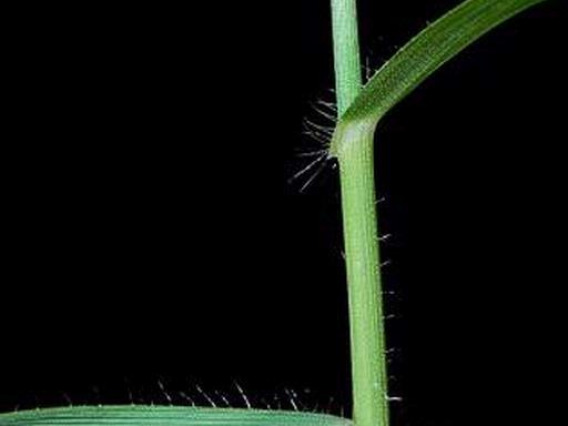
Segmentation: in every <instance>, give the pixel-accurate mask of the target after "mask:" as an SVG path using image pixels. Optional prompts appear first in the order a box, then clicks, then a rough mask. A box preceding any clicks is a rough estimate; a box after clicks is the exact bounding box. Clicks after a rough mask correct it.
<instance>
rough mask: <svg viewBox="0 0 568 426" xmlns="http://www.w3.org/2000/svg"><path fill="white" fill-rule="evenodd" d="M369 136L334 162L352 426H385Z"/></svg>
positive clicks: (358, 136)
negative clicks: (339, 200)
mask: <svg viewBox="0 0 568 426" xmlns="http://www.w3.org/2000/svg"><path fill="white" fill-rule="evenodd" d="M372 135H373V132H368V131H367V130H363V129H361V130H360V132H354V133H353V134H352V135H351V136H352V138H353V140H352V143H350V144H349V145H348V146H347V147H346V149H344V150H343V151H342V154H341V156H340V157H339V162H340V179H341V198H342V208H343V234H344V239H345V258H346V264H347V282H348V293H349V317H350V333H351V368H352V377H353V419H354V422H355V424H356V425H357V426H387V425H388V423H389V413H388V399H387V393H388V388H387V377H388V376H387V374H386V356H385V354H386V350H385V332H384V330H385V328H384V315H383V300H382V299H383V298H382V285H381V273H380V255H379V242H378V241H379V239H378V229H377V209H376V198H375V178H374V172H373V163H374V159H373V151H374V150H373V145H374V143H373V136H372Z"/></svg>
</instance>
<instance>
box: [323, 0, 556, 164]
mask: <svg viewBox="0 0 568 426" xmlns="http://www.w3.org/2000/svg"><path fill="white" fill-rule="evenodd" d="M544 1H546V0H467V1H464V2H463V3H462V4H460V5H459V6H457V7H456V8H455V9H453V10H451V11H450V12H448V13H447V14H446V15H444V16H443V17H441V18H440V19H438V20H437V21H436V22H434V23H433V24H431V25H430V26H428V27H427V28H425V29H424V30H423V31H422V32H420V33H419V34H418V35H417V36H416V37H414V38H413V39H412V40H411V41H410V42H409V43H407V44H406V45H405V46H404V47H403V48H402V49H400V50H399V51H398V52H397V53H396V54H395V55H394V56H393V57H392V58H391V59H390V60H389V61H388V62H386V63H385V64H384V65H383V66H382V67H381V68H380V69H379V71H377V73H376V74H375V75H374V77H373V78H372V79H371V80H370V81H369V82H368V83H367V84H366V86H365V87H364V89H363V90H362V91H361V92H360V93H359V96H357V98H356V99H355V100H354V101H353V103H352V104H351V105H350V106H349V108H348V109H347V111H346V112H345V114H343V116H342V117H341V119H340V120H339V123H338V125H337V128H336V130H335V134H334V136H333V139H332V141H331V146H330V154H331V155H333V156H336V157H338V158H340V160H341V151H342V150H343V149H344V148H345V144H348V143H350V141H353V140H354V139H358V138H359V136H360V134H361V132H363V133H367V132H374V130H375V128H376V126H377V124H378V122H379V120H380V119H381V118H382V117H383V116H384V115H385V114H386V113H387V112H388V111H389V110H390V109H391V108H392V107H393V106H395V105H396V104H397V103H398V102H400V101H401V100H402V99H404V98H405V97H406V96H407V95H408V94H409V93H410V92H412V90H413V89H415V88H416V87H417V86H419V85H420V83H422V82H423V81H424V80H425V79H426V78H428V77H429V76H430V75H431V74H432V73H433V72H434V71H436V70H437V69H438V68H440V67H441V66H442V65H443V64H444V63H446V62H447V61H449V60H450V59H451V58H453V57H454V56H456V55H457V54H458V53H459V52H461V51H462V50H463V49H465V48H466V47H467V46H469V45H470V44H471V43H473V42H474V41H476V40H477V39H479V38H480V37H481V36H482V35H484V34H485V33H487V32H488V31H489V30H491V29H492V28H494V27H496V26H497V25H499V24H500V23H502V22H504V21H506V20H507V19H509V18H511V17H513V16H514V15H516V14H518V13H519V12H521V11H523V10H525V9H527V8H528V7H530V6H532V5H535V4H537V3H541V2H544ZM353 134H355V135H358V137H357V138H353V137H351V135H353Z"/></svg>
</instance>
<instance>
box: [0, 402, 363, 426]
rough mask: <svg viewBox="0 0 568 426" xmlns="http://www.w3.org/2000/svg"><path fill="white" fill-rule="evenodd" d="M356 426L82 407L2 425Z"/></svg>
mask: <svg viewBox="0 0 568 426" xmlns="http://www.w3.org/2000/svg"><path fill="white" fill-rule="evenodd" d="M46 425H50V426H69V425H74V426H78V425H82V426H132V425H139V426H150V425H152V426H166V425H167V426H206V425H207V426H222V425H223V426H224V425H227V426H229V425H230V426H245V425H246V426H352V423H351V421H350V420H348V419H343V418H340V417H336V416H331V415H327V414H316V413H302V412H295V411H278V410H274V411H272V410H255V409H238V408H202V407H175V406H171V407H160V406H141V405H140V406H134V405H133V406H102V407H92V406H81V407H67V408H48V409H40V410H29V411H20V412H14V413H6V414H0V426H46Z"/></svg>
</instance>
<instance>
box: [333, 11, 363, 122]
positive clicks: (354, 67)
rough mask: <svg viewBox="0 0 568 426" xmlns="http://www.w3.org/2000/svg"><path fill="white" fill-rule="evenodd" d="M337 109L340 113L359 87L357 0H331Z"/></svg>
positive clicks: (355, 95) (360, 82)
mask: <svg viewBox="0 0 568 426" xmlns="http://www.w3.org/2000/svg"><path fill="white" fill-rule="evenodd" d="M331 12H332V20H333V49H334V55H333V57H334V62H335V88H336V95H337V111H338V114H339V116H341V115H342V114H343V113H344V112H345V111H346V110H347V108H349V105H351V102H353V101H354V100H355V98H356V97H357V95H358V94H359V91H360V90H361V87H362V84H363V82H362V80H361V60H360V57H359V33H358V29H357V4H356V0H331Z"/></svg>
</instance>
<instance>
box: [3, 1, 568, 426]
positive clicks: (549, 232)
mask: <svg viewBox="0 0 568 426" xmlns="http://www.w3.org/2000/svg"><path fill="white" fill-rule="evenodd" d="M327 3H328V2H327V1H325V0H317V1H316V0H295V1H288V2H259V4H253V3H241V2H239V3H235V2H224V1H217V2H214V3H210V4H208V5H206V6H203V5H199V6H190V7H187V6H184V7H183V8H181V7H178V6H175V7H174V6H167V5H163V4H160V5H156V4H155V5H152V6H143V5H140V4H136V5H133V6H130V7H126V6H120V7H117V6H116V5H112V6H105V5H91V6H86V5H82V6H80V7H69V6H65V7H60V8H58V9H56V8H55V7H54V6H53V5H49V6H43V7H36V6H34V7H32V6H29V9H27V10H21V11H18V12H14V14H13V15H12V16H10V20H11V21H12V23H15V25H13V30H11V31H10V32H9V36H8V40H7V41H8V44H9V45H10V46H13V47H14V53H15V56H14V58H15V59H13V60H10V61H8V62H9V66H10V68H12V69H14V70H15V71H16V78H14V79H13V80H9V81H5V84H7V86H8V88H9V89H11V90H13V91H14V92H15V93H16V94H17V97H16V99H15V100H14V101H13V102H12V104H11V105H10V113H9V115H8V116H7V117H8V121H9V123H8V124H11V126H9V127H6V133H7V134H6V135H5V138H4V139H5V141H6V142H7V144H6V145H8V147H9V152H8V154H7V155H6V156H4V159H3V162H5V166H4V171H5V178H4V184H3V185H2V186H3V192H4V197H3V198H4V203H3V210H4V212H5V213H7V215H6V216H7V217H9V219H7V220H4V221H3V234H4V238H3V241H4V244H3V245H4V256H3V262H2V263H3V267H2V277H3V278H2V310H1V314H0V315H1V316H0V318H1V320H2V337H3V339H2V344H1V346H0V347H1V356H2V363H1V367H0V377H1V380H0V409H1V410H2V411H7V410H12V409H13V408H14V407H16V406H20V407H21V408H31V407H37V406H52V405H62V404H69V403H70V402H72V403H74V404H81V403H99V402H103V403H129V402H137V403H151V402H153V403H168V397H166V395H165V394H164V392H163V391H162V390H161V389H160V383H162V384H163V386H164V388H165V390H166V393H168V395H169V396H171V397H172V398H173V400H174V403H184V402H185V401H184V400H183V398H182V396H181V394H180V392H185V393H187V394H189V395H190V396H191V397H192V398H193V399H194V400H195V401H196V402H198V403H202V404H205V403H207V401H206V398H205V397H204V396H203V395H202V394H200V392H199V391H198V389H197V387H196V385H197V386H200V387H201V388H202V389H203V390H204V391H205V392H206V393H207V394H208V395H209V396H211V397H213V398H214V399H215V398H216V400H217V402H218V403H219V404H221V399H220V397H219V396H215V391H218V392H223V393H224V394H226V395H227V398H228V399H230V401H231V403H232V404H233V405H243V401H242V399H240V398H239V395H238V392H237V391H236V387H235V385H234V382H235V381H236V382H237V383H239V384H240V385H241V386H242V387H243V388H244V389H245V391H246V393H247V395H248V396H249V398H250V399H251V400H252V402H253V403H254V405H256V406H258V407H264V406H266V405H267V404H270V405H271V406H272V407H276V406H279V405H280V406H281V407H282V408H288V409H291V408H293V407H292V403H291V401H290V394H291V393H293V392H296V393H297V394H298V396H297V398H295V402H296V403H297V404H299V405H302V404H303V405H304V406H305V408H306V409H313V408H316V404H317V409H319V410H327V411H331V412H333V413H340V412H342V410H343V411H345V413H346V414H347V415H348V414H349V413H350V406H349V385H350V384H349V378H348V377H349V367H348V344H347V342H348V333H347V319H346V302H345V300H346V294H345V282H344V281H345V280H344V270H343V260H342V255H341V246H342V243H341V221H340V216H339V192H338V182H337V173H336V170H333V168H332V167H331V165H329V167H327V168H326V170H325V171H324V172H323V173H322V174H321V176H320V177H318V179H316V180H315V182H314V183H313V184H311V185H310V186H309V187H308V188H307V190H306V191H304V192H303V193H301V192H300V191H299V187H301V185H302V183H303V181H302V180H299V181H296V182H292V183H289V182H288V179H289V178H290V177H291V176H292V175H293V174H294V173H295V172H296V171H298V170H299V169H301V168H302V167H303V166H305V165H306V164H307V163H306V159H305V158H302V157H299V156H298V155H297V152H298V151H302V150H308V151H309V150H313V149H317V147H315V146H314V145H313V144H310V142H308V141H306V139H305V138H304V137H302V135H301V131H302V119H303V118H305V117H308V118H311V119H313V120H314V121H316V122H321V123H322V124H325V120H324V119H323V118H321V117H320V116H318V113H317V112H314V110H313V108H312V107H311V106H310V103H311V102H315V101H317V100H325V101H332V100H333V94H332V93H331V92H330V89H331V88H332V87H333V70H332V58H331V44H330V22H329V21H330V16H329V11H328V4H327ZM359 3H360V17H361V38H362V45H363V53H364V55H363V56H364V58H366V62H367V63H369V64H370V66H371V67H373V68H376V67H378V66H380V65H381V64H382V62H383V61H384V60H385V59H387V58H388V57H389V56H390V55H391V54H393V53H394V52H395V51H396V49H397V47H400V46H401V45H402V44H404V42H405V41H407V40H408V39H409V37H411V36H412V35H413V34H414V33H416V32H417V31H419V30H420V29H422V28H423V27H424V26H425V25H426V23H427V22H428V21H432V20H434V19H435V18H436V17H437V16H439V15H440V14H442V13H443V12H444V11H446V10H448V9H449V8H450V7H452V6H454V5H455V4H457V3H458V2H457V1H455V0H451V1H450V0H444V1H436V2H412V1H402V2H400V1H399V2H396V1H381V2H379V1H371V0H365V1H360V2H359ZM561 3H562V2H560V1H556V2H555V1H551V2H549V3H548V4H545V5H542V6H540V7H537V8H535V9H533V10H531V11H529V12H527V13H525V14H523V15H522V16H520V17H518V18H516V19H514V20H513V21H511V22H509V23H507V24H505V25H503V26H502V27H500V28H498V29H497V30H495V31H494V32H492V33H491V34H490V35H489V36H487V37H485V38H483V39H482V40H481V41H480V42H478V43H477V44H475V45H474V46H473V47H471V48H469V49H468V50H467V51H466V52H465V53H463V54H461V55H460V56H459V58H457V59H455V60H453V61H452V62H451V63H449V64H448V65H446V66H445V67H444V68H443V69H442V70H441V71H440V72H438V73H437V74H436V75H435V76H434V77H432V78H430V79H429V80H428V81H427V82H426V83H425V84H424V85H423V86H422V87H421V88H419V89H418V90H417V91H416V92H414V93H413V94H412V95H411V96H410V97H409V98H407V99H406V100H405V101H404V102H403V103H402V104H400V105H399V106H397V107H396V108H395V109H394V110H393V111H392V112H391V113H390V114H389V116H388V117H387V118H386V119H385V120H384V121H383V123H382V124H381V126H380V129H379V131H378V134H377V186H378V188H379V189H378V190H379V197H384V198H385V201H384V202H382V203H381V204H380V214H381V219H380V221H381V223H380V226H381V230H382V232H383V233H388V234H392V238H391V239H390V240H389V241H388V242H387V243H385V244H384V246H383V254H384V258H385V259H388V260H390V261H391V265H390V266H388V267H386V268H385V270H384V273H385V279H386V286H387V290H388V292H389V294H388V295H387V296H386V300H387V303H388V305H387V310H388V312H389V315H394V319H392V320H389V321H388V328H389V330H388V331H389V336H388V340H389V344H390V346H391V347H392V348H394V351H393V354H392V356H391V358H392V363H391V364H390V365H391V373H392V375H393V381H392V393H393V395H396V396H402V397H403V401H402V402H396V403H393V416H394V419H395V421H394V424H395V425H403V424H404V425H407V424H410V425H454V424H456V425H457V424H461V423H463V422H464V421H467V420H471V419H480V420H481V421H483V424H502V422H503V421H505V423H509V422H512V418H513V416H515V415H519V413H520V416H521V417H522V418H523V419H525V420H529V419H533V416H534V418H535V419H536V418H538V419H541V420H542V418H543V416H545V415H547V413H548V411H549V407H550V406H551V405H553V404H552V403H551V402H550V396H551V391H550V389H552V388H551V386H552V385H551V384H550V383H551V382H554V377H555V374H556V373H555V370H554V369H553V368H551V367H550V365H552V361H553V359H552V358H554V357H555V356H557V355H553V354H555V353H556V349H554V348H555V347H556V343H555V342H558V341H559V340H561V337H562V335H563V333H561V332H560V331H559V329H560V327H559V325H560V315H561V313H562V310H561V303H560V300H561V296H560V292H561V288H562V287H563V284H564V283H565V281H566V279H565V272H564V271H563V268H562V266H563V262H564V259H563V258H564V255H565V249H564V248H563V247H562V245H561V244H559V243H561V242H562V240H563V236H565V230H564V221H563V218H564V216H565V210H564V206H563V205H564V203H565V200H564V198H565V184H564V181H565V179H566V173H565V155H564V149H563V148H564V146H563V145H564V143H565V141H566V131H565V128H564V126H563V124H564V121H565V118H564V115H565V111H566V108H565V102H566V84H565V82H563V81H561V78H562V77H564V76H565V75H566V73H567V69H566V65H565V64H564V63H561V62H560V60H559V58H558V56H563V54H562V51H563V49H564V46H565V43H564V41H565V34H566V31H565V28H564V24H565V19H564V14H563V11H561V8H562V6H561ZM308 177H309V175H308ZM391 293H392V294H391ZM551 379H552V380H551ZM552 393H553V392H552Z"/></svg>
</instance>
